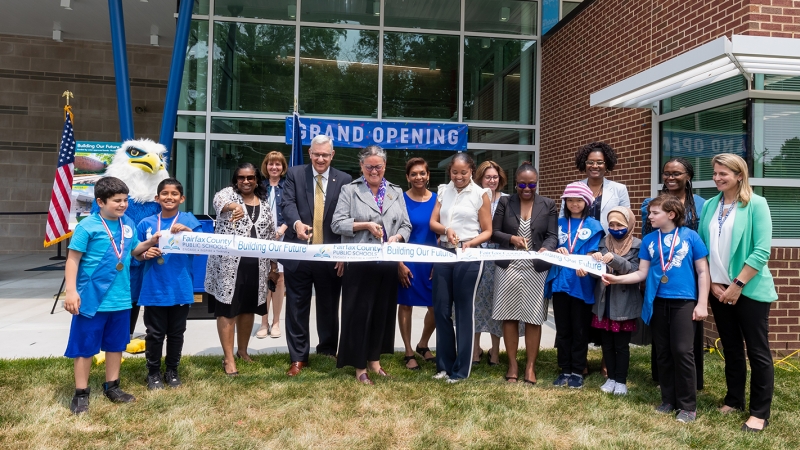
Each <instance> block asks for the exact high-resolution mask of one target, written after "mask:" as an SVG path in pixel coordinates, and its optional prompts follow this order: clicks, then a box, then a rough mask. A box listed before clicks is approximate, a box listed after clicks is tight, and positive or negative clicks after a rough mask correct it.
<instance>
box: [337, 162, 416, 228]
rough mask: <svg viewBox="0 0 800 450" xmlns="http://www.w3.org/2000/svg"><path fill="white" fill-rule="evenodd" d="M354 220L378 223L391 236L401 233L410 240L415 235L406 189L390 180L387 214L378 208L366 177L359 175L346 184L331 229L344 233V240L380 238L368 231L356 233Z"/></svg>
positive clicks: (384, 203) (387, 192)
mask: <svg viewBox="0 0 800 450" xmlns="http://www.w3.org/2000/svg"><path fill="white" fill-rule="evenodd" d="M354 222H375V223H377V224H379V225H381V226H383V229H384V231H385V232H386V235H387V236H393V235H395V234H400V235H401V236H403V241H405V242H408V237H409V235H410V234H411V220H409V218H408V211H407V210H406V202H405V199H404V198H403V190H402V189H401V188H400V186H398V185H396V184H392V183H389V182H388V181H387V182H386V196H385V197H384V198H383V213H381V212H380V211H379V210H378V205H377V203H375V197H374V196H373V195H372V191H370V189H369V186H367V184H366V183H364V179H363V178H360V177H359V178H357V179H356V180H355V181H353V182H352V183H350V184H346V185H344V186H342V192H341V193H340V194H339V202H338V203H337V204H336V210H335V211H334V212H333V219H331V229H332V230H333V232H334V233H336V234H338V235H341V236H342V243H343V244H347V243H361V242H363V243H370V244H374V243H377V242H378V239H376V238H375V236H373V235H372V233H370V232H369V231H368V230H361V231H357V232H355V233H354V232H353V223H354Z"/></svg>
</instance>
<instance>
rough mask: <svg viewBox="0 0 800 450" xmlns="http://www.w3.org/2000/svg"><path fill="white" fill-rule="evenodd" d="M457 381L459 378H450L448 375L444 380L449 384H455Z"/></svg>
mask: <svg viewBox="0 0 800 450" xmlns="http://www.w3.org/2000/svg"><path fill="white" fill-rule="evenodd" d="M459 381H461V378H450V377H448V378H447V380H445V382H446V383H449V384H456V383H458V382H459Z"/></svg>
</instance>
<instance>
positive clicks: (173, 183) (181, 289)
mask: <svg viewBox="0 0 800 450" xmlns="http://www.w3.org/2000/svg"><path fill="white" fill-rule="evenodd" d="M185 200H186V197H184V195H183V185H181V183H180V181H178V180H176V179H175V178H167V179H166V180H163V181H162V182H161V183H159V184H158V189H157V195H156V202H158V204H159V205H161V212H160V213H158V214H156V215H154V216H150V217H147V218H145V219H142V221H141V222H139V225H138V226H137V227H136V231H137V234H138V236H139V239H140V240H145V239H148V238H150V236H152V235H154V234H156V233H158V232H161V231H165V230H168V231H169V232H170V233H173V234H174V233H180V232H181V231H198V232H199V231H202V227H201V225H200V222H198V221H197V219H196V218H195V217H194V215H192V213H188V212H180V211H178V208H179V207H180V205H181V204H182V203H183V202H184V201H185ZM144 259H145V264H144V275H143V277H142V290H141V293H140V294H139V305H141V306H144V325H145V326H146V327H147V336H146V337H145V358H146V359H147V372H148V373H147V388H148V389H150V390H153V389H163V388H164V383H167V384H168V385H169V386H170V387H173V388H175V387H178V386H180V385H181V379H180V377H179V376H178V364H179V363H180V361H181V352H182V351H183V333H184V332H185V331H186V319H187V317H189V307H190V306H191V304H192V303H194V288H193V283H192V261H193V258H192V255H183V254H179V253H173V254H162V253H161V250H160V249H159V248H158V247H151V248H150V249H149V250H147V252H145V254H144ZM165 338H166V340H167V357H166V366H167V370H166V371H165V372H164V375H163V376H162V375H161V353H162V351H163V348H164V339H165ZM162 380H163V382H162Z"/></svg>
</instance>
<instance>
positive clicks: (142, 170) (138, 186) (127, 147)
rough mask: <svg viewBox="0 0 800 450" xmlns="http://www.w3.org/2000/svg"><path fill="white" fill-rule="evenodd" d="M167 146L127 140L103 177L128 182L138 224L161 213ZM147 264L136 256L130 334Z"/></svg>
mask: <svg viewBox="0 0 800 450" xmlns="http://www.w3.org/2000/svg"><path fill="white" fill-rule="evenodd" d="M166 152H167V148H166V147H164V146H163V145H161V144H159V143H157V142H153V141H151V140H150V139H137V140H130V141H125V142H123V143H122V145H121V146H120V148H119V149H118V150H117V152H116V153H115V154H114V159H113V160H112V161H111V164H109V165H108V168H107V169H106V172H105V173H104V174H103V176H104V177H117V178H119V179H120V180H122V181H124V182H125V184H126V185H128V190H129V193H128V209H127V210H126V211H125V215H126V216H128V218H130V219H131V220H132V221H133V222H134V223H137V224H138V223H139V222H140V221H141V220H142V219H144V218H145V217H150V216H152V215H154V214H158V213H159V212H161V206H160V205H159V204H158V203H156V201H155V198H156V194H158V192H157V191H158V183H161V181H163V180H165V179H166V178H169V173H168V172H167V169H166V166H165V163H164V159H163V158H164V155H165V154H166ZM99 211H100V209H99V207H98V206H97V202H95V203H94V205H93V206H92V213H96V212H99ZM143 271H144V264H143V263H140V262H139V261H137V260H136V259H132V260H131V298H132V299H133V309H131V323H130V333H131V335H133V331H134V327H135V326H136V321H137V320H138V318H139V306H138V305H137V300H138V299H139V292H140V291H141V289H142V276H143V274H144V272H143Z"/></svg>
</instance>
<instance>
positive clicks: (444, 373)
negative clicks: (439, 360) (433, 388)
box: [433, 370, 450, 380]
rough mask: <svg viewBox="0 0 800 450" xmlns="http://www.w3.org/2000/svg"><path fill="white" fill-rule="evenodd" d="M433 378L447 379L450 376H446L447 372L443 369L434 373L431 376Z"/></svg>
mask: <svg viewBox="0 0 800 450" xmlns="http://www.w3.org/2000/svg"><path fill="white" fill-rule="evenodd" d="M433 379H434V380H449V379H450V377H449V376H447V372H445V371H444V370H443V371H441V372H439V373H437V374H436V375H434V376H433Z"/></svg>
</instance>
